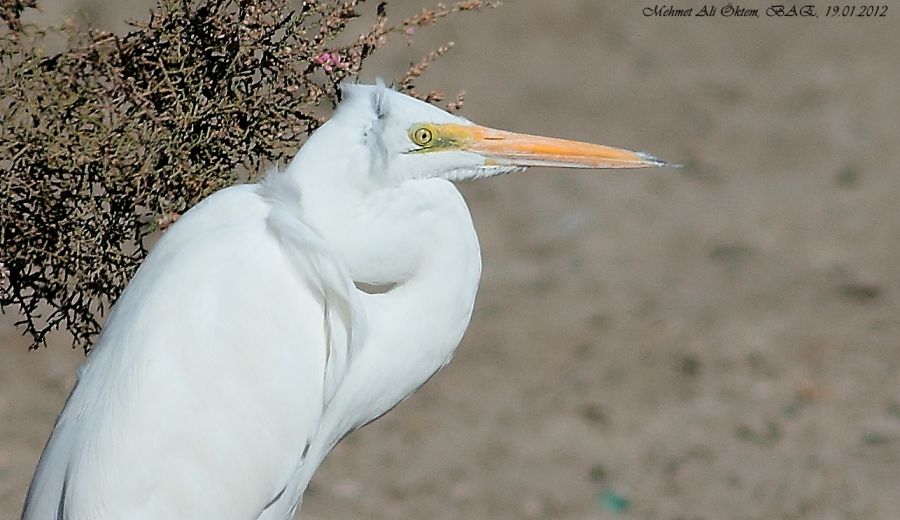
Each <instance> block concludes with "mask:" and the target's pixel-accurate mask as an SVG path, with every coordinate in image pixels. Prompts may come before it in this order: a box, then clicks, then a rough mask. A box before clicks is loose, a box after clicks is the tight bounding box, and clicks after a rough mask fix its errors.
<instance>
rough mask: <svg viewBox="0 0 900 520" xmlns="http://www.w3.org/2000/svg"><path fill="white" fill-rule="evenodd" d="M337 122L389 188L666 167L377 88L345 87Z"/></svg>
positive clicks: (639, 154)
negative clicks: (534, 172)
mask: <svg viewBox="0 0 900 520" xmlns="http://www.w3.org/2000/svg"><path fill="white" fill-rule="evenodd" d="M334 121H336V122H340V123H342V125H341V126H342V127H344V128H347V127H355V128H356V129H357V130H358V132H354V134H356V135H358V136H359V139H358V141H357V142H356V143H351V144H356V145H359V146H362V147H365V148H366V149H367V152H368V156H369V158H370V160H369V171H368V172H367V173H368V174H369V176H370V177H375V178H376V179H380V180H383V181H385V182H388V183H393V182H403V181H406V180H412V179H427V178H442V179H446V180H451V181H464V180H472V179H479V178H483V177H491V176H494V175H499V174H504V173H510V172H515V171H521V170H523V169H525V168H527V167H529V166H553V167H561V168H645V167H652V166H665V165H666V163H665V162H664V161H661V160H660V159H657V158H655V157H653V156H652V155H649V154H646V153H642V152H632V151H628V150H623V149H619V148H612V147H609V146H602V145H597V144H590V143H584V142H578V141H570V140H566V139H556V138H551V137H540V136H535V135H527V134H518V133H513V132H507V131H503V130H496V129H493V128H488V127H484V126H479V125H476V124H474V123H472V122H471V121H469V120H467V119H465V118H462V117H459V116H456V115H453V114H450V113H448V112H445V111H444V110H441V109H440V108H437V107H435V106H433V105H430V104H428V103H425V102H423V101H420V100H418V99H415V98H412V97H410V96H406V95H404V94H400V93H398V92H396V91H394V90H391V89H389V88H386V87H385V86H384V85H383V84H378V85H345V86H344V87H343V101H342V102H341V105H340V107H339V108H338V110H337V112H336V114H335V116H334Z"/></svg>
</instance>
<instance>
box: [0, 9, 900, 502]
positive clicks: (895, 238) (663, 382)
mask: <svg viewBox="0 0 900 520" xmlns="http://www.w3.org/2000/svg"><path fill="white" fill-rule="evenodd" d="M683 4H684V6H685V7H687V6H691V5H694V6H696V5H700V4H699V3H698V2H694V3H691V2H684V3H683ZM44 5H45V11H46V16H47V17H48V18H50V19H60V17H61V16H63V15H64V13H66V12H71V10H72V9H76V8H79V7H80V8H81V9H82V10H83V11H82V12H83V14H84V15H85V16H87V17H88V18H89V19H91V20H93V22H94V23H95V24H96V25H97V26H99V27H103V28H110V29H114V30H123V29H124V24H123V21H124V20H125V19H127V18H129V17H132V18H133V17H138V18H140V17H143V16H144V15H145V14H146V9H147V7H148V5H149V3H148V1H147V0H128V1H121V2H118V3H106V2H101V1H99V0H65V1H60V2H52V1H46V2H44ZM420 5H421V4H420V3H418V2H412V1H393V0H392V1H391V2H390V5H389V10H390V13H391V14H393V15H394V16H400V15H406V14H409V13H411V12H413V11H415V10H416V9H418V8H419V6H420ZM648 5H650V4H648ZM722 5H724V3H722ZM643 7H645V5H644V4H640V3H636V2H628V1H624V0H623V1H619V2H593V1H588V0H584V1H565V2H563V1H560V2H545V1H541V0H529V1H525V0H510V1H508V2H507V3H506V4H505V5H504V6H503V7H501V8H500V9H497V10H495V11H493V12H488V13H486V14H482V15H475V16H465V17H460V18H456V19H455V20H453V21H449V22H447V23H444V24H443V25H442V26H439V27H437V28H434V29H432V30H431V31H420V32H419V34H418V35H417V41H418V45H417V49H418V50H409V49H407V48H406V47H405V45H404V44H403V43H400V42H398V44H396V45H393V46H392V47H390V48H388V49H386V50H385V51H384V52H382V53H381V54H380V55H379V56H378V57H376V58H375V59H373V60H372V61H370V62H368V64H369V67H368V69H367V72H366V74H365V75H364V79H372V78H374V76H376V75H382V76H385V77H387V78H390V77H393V76H398V75H400V74H401V73H402V72H403V71H404V70H405V68H406V66H407V65H408V64H409V62H410V61H413V60H415V59H417V57H418V56H419V55H420V51H421V50H423V49H425V48H426V47H429V46H436V45H438V44H440V43H442V42H444V41H446V40H455V41H456V44H457V45H456V47H455V49H454V50H453V51H452V52H451V53H450V54H449V55H448V56H446V57H445V58H444V59H443V60H441V61H440V62H438V64H436V65H435V67H434V69H433V70H432V71H431V73H430V75H429V76H428V80H427V81H426V82H425V85H426V86H440V87H442V88H444V89H445V90H447V91H448V92H453V91H454V90H455V89H465V90H466V91H467V92H468V96H467V103H466V107H465V109H464V111H463V114H464V115H466V116H467V117H469V118H471V119H473V120H475V121H477V122H479V123H482V124H487V125H490V126H495V127H499V128H506V129H510V130H516V131H524V132H531V133H542V134H546V135H556V136H561V137H569V138H577V139H582V140H589V141H597V142H602V143H606V144H611V145H616V146H622V147H628V148H637V149H644V150H648V151H651V152H653V153H654V154H656V155H659V156H661V157H664V158H667V159H669V160H672V161H675V162H680V163H683V164H684V167H683V168H682V169H680V170H660V171H633V172H621V173H597V172H561V171H556V170H550V169H534V170H532V171H530V172H528V173H527V174H524V175H517V176H506V177H502V178H496V179H491V180H487V181H483V182H479V183H477V184H469V185H463V186H461V189H462V190H463V192H464V193H465V195H466V198H467V200H468V201H469V203H470V206H471V209H472V212H473V214H474V218H475V222H476V227H477V228H478V230H479V234H480V237H481V242H482V248H483V255H484V280H483V282H482V287H481V291H480V293H479V299H478V303H477V305H476V310H475V316H474V319H473V321H472V325H471V327H470V329H469V332H468V333H467V335H466V337H465V339H464V340H463V343H462V345H461V347H460V350H459V351H458V353H457V354H456V357H455V359H454V362H453V363H452V364H451V365H450V366H449V367H448V368H447V369H446V370H444V371H443V372H442V373H440V374H439V375H438V376H437V377H435V378H434V379H432V380H431V382H429V384H428V385H426V386H425V387H424V388H423V389H422V390H420V391H419V392H418V394H416V395H415V396H414V398H412V399H410V400H409V401H407V402H405V403H404V404H402V405H401V406H399V407H398V408H397V409H396V410H395V411H394V412H392V413H390V414H388V415H387V416H386V417H384V418H382V419H381V420H379V421H377V422H376V423H374V424H373V425H370V426H368V427H367V428H365V429H363V430H361V431H360V432H357V433H355V434H353V435H351V436H350V437H349V438H347V439H346V440H345V441H344V443H343V444H341V445H340V446H339V447H338V448H337V449H336V450H335V451H334V453H332V455H331V456H330V457H329V458H328V459H327V460H326V463H325V464H324V466H323V467H322V469H321V470H320V472H319V473H318V474H317V476H316V479H315V480H314V481H313V484H312V487H311V489H310V490H309V492H308V494H307V497H306V500H305V502H304V507H303V511H302V513H303V515H302V517H303V518H306V519H320V520H325V519H342V518H372V519H388V518H391V519H393V518H432V519H451V518H452V519H456V518H467V519H469V518H471V519H475V518H492V519H513V518H561V519H606V518H622V519H632V518H633V519H660V520H676V519H681V520H706V519H782V518H783V519H826V520H831V519H835V520H837V519H847V520H850V519H894V518H900V493H898V488H900V375H898V374H900V261H898V256H900V210H898V202H900V175H898V173H900V172H898V171H897V167H896V166H895V165H896V164H898V163H900V157H898V150H900V146H898V145H900V142H898V141H900V117H898V112H897V107H898V106H900V89H898V88H897V85H898V84H900V62H898V56H897V48H898V46H900V32H898V31H897V26H898V16H900V11H894V10H892V11H890V12H888V17H887V18H882V19H875V20H873V19H858V18H853V19H826V18H819V19H816V20H801V19H766V18H765V17H764V16H763V18H760V19H750V20H740V19H725V18H712V19H696V18H693V19H654V18H645V17H643V16H642V15H641V11H642V8H643ZM369 8H370V9H374V5H372V6H369ZM819 9H820V11H824V9H825V4H821V5H820V6H819ZM892 9H893V6H892ZM823 14H824V13H823ZM14 319H15V317H14V316H4V317H3V318H2V322H0V345H2V347H0V348H2V355H3V363H2V364H0V518H2V519H7V518H10V519H11V518H17V516H18V512H19V508H20V505H21V502H22V500H23V497H24V494H25V490H26V488H27V484H28V482H29V480H30V478H31V475H32V472H33V470H34V466H35V464H36V462H37V458H38V456H39V454H40V451H41V449H42V447H43V444H44V442H45V440H46V438H47V436H48V434H49V431H50V428H51V426H52V424H53V421H54V419H55V417H56V414H57V413H58V412H59V410H60V409H61V407H62V404H63V401H64V399H65V397H66V395H67V394H68V392H69V389H70V387H71V385H72V383H73V381H74V375H73V370H74V367H75V366H76V365H77V364H78V363H79V362H80V360H81V359H82V355H81V353H80V351H74V350H69V349H68V348H66V347H65V338H64V337H61V338H57V342H56V343H57V344H56V345H53V347H52V348H50V349H47V350H43V351H39V352H34V353H29V352H26V350H25V348H24V346H25V344H26V343H25V341H23V340H22V338H20V337H19V336H18V332H17V331H16V330H15V329H14V328H13V327H12V322H13V321H14Z"/></svg>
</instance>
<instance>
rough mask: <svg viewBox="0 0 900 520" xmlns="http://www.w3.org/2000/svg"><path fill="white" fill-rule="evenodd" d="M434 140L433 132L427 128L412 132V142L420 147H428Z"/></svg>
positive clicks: (422, 127)
mask: <svg viewBox="0 0 900 520" xmlns="http://www.w3.org/2000/svg"><path fill="white" fill-rule="evenodd" d="M433 138H434V134H433V133H432V132H431V130H429V129H428V128H425V127H424V126H421V127H419V128H416V129H415V130H413V132H412V140H413V142H414V143H416V144H417V145H419V146H425V145H427V144H428V143H430V142H431V140H432V139H433Z"/></svg>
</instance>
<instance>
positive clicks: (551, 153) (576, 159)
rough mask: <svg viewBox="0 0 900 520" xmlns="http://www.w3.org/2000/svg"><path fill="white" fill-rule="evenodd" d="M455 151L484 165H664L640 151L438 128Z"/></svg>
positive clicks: (497, 132)
mask: <svg viewBox="0 0 900 520" xmlns="http://www.w3.org/2000/svg"><path fill="white" fill-rule="evenodd" d="M440 127H441V133H446V134H447V135H448V137H450V138H451V139H452V140H453V141H455V142H456V143H457V144H458V146H459V148H460V149H462V150H467V151H470V152H476V153H479V154H482V155H484V156H485V157H486V158H487V163H486V164H488V165H512V166H556V167H561V168H648V167H652V166H657V167H658V166H667V163H666V162H665V161H663V160H660V159H657V158H656V157H653V156H652V155H650V154H646V153H643V152H632V151H629V150H623V149H621V148H612V147H610V146H603V145H599V144H591V143H582V142H579V141H569V140H566V139H556V138H553V137H540V136H536V135H527V134H516V133H513V132H506V131H503V130H494V129H493V128H487V127H483V126H475V125H455V124H447V125H440Z"/></svg>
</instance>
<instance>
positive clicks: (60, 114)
mask: <svg viewBox="0 0 900 520" xmlns="http://www.w3.org/2000/svg"><path fill="white" fill-rule="evenodd" d="M363 3H364V0H350V1H346V2H336V1H322V0H318V1H317V0H306V1H303V2H302V3H297V4H292V3H291V2H289V0H252V1H251V0H160V2H159V4H158V6H157V7H156V8H155V9H154V10H153V12H152V14H151V15H150V17H149V19H148V20H146V21H144V22H140V23H134V24H133V27H132V31H131V32H129V33H128V34H126V35H124V36H117V35H114V34H109V33H105V32H99V31H93V30H86V29H83V28H77V27H75V26H74V25H73V24H68V25H65V26H63V27H61V28H51V29H41V28H37V27H33V26H28V25H26V24H23V23H22V22H21V18H20V14H21V12H22V11H23V10H24V9H27V8H31V7H34V4H35V0H0V16H2V17H3V19H4V21H5V22H6V24H5V25H6V26H5V27H4V28H0V67H2V69H3V75H2V79H0V98H2V102H0V117H2V118H3V120H4V124H3V125H2V127H0V166H2V170H3V172H4V173H3V177H2V180H0V308H2V309H3V310H5V309H6V308H7V307H10V306H12V307H14V308H16V309H17V310H18V311H19V313H20V314H21V316H22V319H21V321H19V322H18V323H17V325H18V326H20V327H21V328H22V329H23V332H24V333H25V334H26V335H29V336H30V337H31V340H32V344H31V348H37V347H38V346H41V345H46V337H47V334H48V333H49V332H50V331H52V330H54V329H57V328H60V327H64V328H65V329H67V330H68V331H69V332H70V333H71V335H72V338H73V342H74V344H73V346H80V347H82V348H83V349H84V350H85V352H87V351H89V349H90V346H91V344H92V342H93V340H94V339H95V336H96V334H97V333H98V332H99V330H100V322H99V320H100V319H101V318H102V316H103V315H104V313H105V312H106V311H107V310H108V309H109V307H110V305H111V304H112V303H113V302H114V301H115V299H116V298H117V297H118V295H119V294H120V293H121V291H122V290H123V289H124V288H125V285H126V284H127V283H128V280H129V279H130V278H131V276H132V274H133V273H134V271H135V269H136V268H137V266H138V265H139V264H140V262H141V260H142V259H143V258H144V257H145V255H146V254H147V249H148V248H149V247H150V243H151V241H152V240H153V239H154V237H156V236H157V235H158V233H159V232H160V231H161V230H164V229H165V227H166V226H168V225H170V224H171V223H172V222H173V221H174V220H175V219H176V218H177V217H178V215H180V214H181V213H182V212H184V211H185V210H187V209H188V208H190V207H191V206H192V205H193V204H195V203H197V202H198V201H199V200H201V199H202V198H204V197H206V196H207V195H209V194H210V193H212V192H214V191H216V190H218V189H221V188H223V187H225V186H228V185H230V184H233V183H235V182H238V181H241V180H245V179H252V178H254V177H255V176H256V175H257V174H258V172H261V171H263V170H264V169H265V168H266V167H267V165H271V164H278V163H284V162H287V160H288V159H289V158H290V157H291V156H292V154H293V153H294V152H296V150H297V149H298V148H299V146H300V145H301V143H302V141H303V140H304V138H305V137H306V136H308V135H309V134H310V133H311V132H312V131H313V130H315V129H316V128H317V127H318V126H319V125H320V124H321V123H322V121H323V117H324V115H325V114H326V113H327V111H328V109H330V108H331V107H333V106H334V104H335V103H337V101H338V100H339V97H340V89H339V88H338V87H339V84H340V83H341V82H343V81H346V80H348V79H349V78H352V77H354V76H355V75H356V74H357V73H358V72H359V71H360V68H361V67H362V65H363V62H364V61H365V60H366V59H367V58H368V57H369V56H371V54H372V53H373V52H375V51H376V50H378V49H379V48H380V47H382V46H383V45H384V44H385V43H386V42H387V41H388V40H389V39H390V38H392V37H395V36H400V37H403V38H406V39H407V40H408V41H411V39H412V34H413V33H414V31H415V29H416V28H418V27H423V26H427V25H431V24H434V23H436V22H437V21H439V20H440V19H442V18H444V17H445V16H447V15H450V14H453V13H456V12H460V11H471V10H479V9H481V8H483V7H487V6H489V4H490V2H486V1H480V0H464V1H459V2H457V3H456V4H453V5H451V6H449V7H448V6H444V5H441V4H438V6H436V7H435V8H432V9H424V10H422V11H421V12H419V13H417V14H415V15H414V16H411V17H409V18H406V19H403V20H401V21H400V22H399V23H396V24H392V23H390V22H389V20H388V17H387V14H386V13H387V2H381V3H379V4H378V5H377V6H376V7H375V8H374V10H373V11H374V12H370V13H369V15H370V16H373V17H374V22H373V23H372V25H371V28H370V29H368V31H367V32H364V33H363V34H361V35H359V36H358V37H357V38H355V39H351V40H350V42H349V43H346V44H338V43H336V42H337V39H336V37H338V36H339V35H342V36H344V37H345V39H346V34H344V33H346V32H347V31H348V29H347V24H348V23H349V22H350V21H351V20H353V19H355V18H357V17H359V16H361V15H360V10H361V9H362V7H363V5H362V4H363ZM292 5H293V6H294V8H293V9H292V8H291V6H292ZM490 5H492V4H490ZM52 33H61V34H63V35H64V36H65V37H66V39H67V41H68V50H66V51H64V52H62V53H60V54H55V55H46V54H45V53H44V52H43V51H42V45H44V44H45V42H46V38H47V36H48V35H49V34H52ZM448 49H449V45H447V46H444V47H441V48H439V49H437V50H436V51H434V52H431V53H430V54H428V55H426V56H425V57H424V58H423V59H422V60H421V61H420V62H419V63H416V64H414V65H413V66H412V67H411V68H410V69H409V71H407V73H406V74H405V75H404V76H403V77H402V78H399V79H398V80H397V81H396V82H395V85H394V86H395V88H398V89H400V90H403V91H406V92H408V93H411V94H413V95H416V96H417V97H420V98H422V99H426V100H427V101H431V102H438V101H440V100H441V97H442V96H441V94H440V93H438V92H430V93H428V94H424V95H420V94H418V93H417V92H416V91H415V88H414V83H415V81H416V80H417V78H418V77H419V76H420V75H421V74H422V73H423V72H424V71H425V69H426V68H427V67H428V65H429V64H430V63H431V62H432V61H434V60H435V59H436V58H438V57H439V56H440V55H441V54H443V53H444V52H446V51H447V50H448ZM461 102H462V98H461V95H459V96H457V99H456V100H455V101H454V102H452V103H451V104H450V108H451V109H455V108H458V107H459V105H460V104H461ZM242 172H243V173H242Z"/></svg>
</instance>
